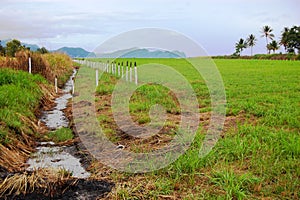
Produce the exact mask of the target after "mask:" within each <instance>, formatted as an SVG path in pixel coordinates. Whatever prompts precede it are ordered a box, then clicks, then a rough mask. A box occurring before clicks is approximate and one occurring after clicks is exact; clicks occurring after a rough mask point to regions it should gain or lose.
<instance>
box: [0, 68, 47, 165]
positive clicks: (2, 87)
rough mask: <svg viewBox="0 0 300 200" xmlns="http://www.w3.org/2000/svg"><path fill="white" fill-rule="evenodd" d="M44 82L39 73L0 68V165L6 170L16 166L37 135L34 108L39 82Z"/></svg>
mask: <svg viewBox="0 0 300 200" xmlns="http://www.w3.org/2000/svg"><path fill="white" fill-rule="evenodd" d="M46 82H47V81H46V80H45V79H44V78H43V77H42V76H41V75H31V74H28V72H23V71H15V70H12V69H0V147H1V149H2V151H1V152H0V157H1V159H0V166H1V167H4V168H6V169H7V170H9V171H13V170H19V168H20V167H22V166H21V165H20V164H19V162H21V163H22V162H24V159H25V157H26V155H28V154H29V153H30V152H29V150H30V147H31V145H32V142H33V140H34V137H35V136H37V127H36V125H35V122H36V117H35V111H36V110H37V109H38V108H39V105H40V100H41V99H42V97H43V95H44V93H45V91H44V89H43V87H40V85H41V86H42V85H43V84H46ZM48 92H49V91H48ZM7 156H13V158H12V159H9V158H8V157H7ZM14 159H16V160H18V161H15V160H14ZM15 165H17V166H15Z"/></svg>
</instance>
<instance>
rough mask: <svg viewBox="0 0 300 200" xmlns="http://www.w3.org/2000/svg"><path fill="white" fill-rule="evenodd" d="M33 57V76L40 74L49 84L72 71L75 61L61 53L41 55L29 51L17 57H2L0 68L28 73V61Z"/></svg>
mask: <svg viewBox="0 0 300 200" xmlns="http://www.w3.org/2000/svg"><path fill="white" fill-rule="evenodd" d="M29 57H31V66H32V69H31V71H32V73H33V74H40V75H42V76H43V77H45V78H46V79H47V80H48V81H49V82H51V83H52V82H53V81H54V78H55V76H57V77H60V76H62V75H64V74H66V72H68V71H70V70H71V69H72V66H73V61H72V59H71V58H70V57H68V56H67V55H65V54H60V53H49V54H40V53H35V52H29V51H19V52H17V53H16V57H15V58H12V57H0V68H11V69H15V70H23V71H28V69H29V63H28V59H29Z"/></svg>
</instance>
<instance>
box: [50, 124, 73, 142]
mask: <svg viewBox="0 0 300 200" xmlns="http://www.w3.org/2000/svg"><path fill="white" fill-rule="evenodd" d="M48 137H49V138H50V139H51V140H53V141H54V142H65V141H67V140H71V139H73V137H74V135H73V132H72V130H71V129H69V128H64V127H63V128H60V129H58V130H56V131H52V132H50V133H49V134H48Z"/></svg>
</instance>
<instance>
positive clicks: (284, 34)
mask: <svg viewBox="0 0 300 200" xmlns="http://www.w3.org/2000/svg"><path fill="white" fill-rule="evenodd" d="M289 32H290V29H289V28H288V27H284V29H283V31H282V32H281V39H280V42H279V44H280V45H282V46H283V47H284V50H285V52H287V46H288V43H289Z"/></svg>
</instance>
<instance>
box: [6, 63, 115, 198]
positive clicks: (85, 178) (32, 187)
mask: <svg viewBox="0 0 300 200" xmlns="http://www.w3.org/2000/svg"><path fill="white" fill-rule="evenodd" d="M76 72H77V70H76V69H74V71H73V74H72V75H71V76H70V78H69V80H68V81H67V82H66V83H65V85H64V87H63V89H62V90H60V92H59V95H58V97H57V98H56V99H55V101H54V104H53V106H52V108H51V109H50V110H43V111H42V112H41V116H40V117H39V123H43V124H44V125H45V126H46V127H47V128H48V130H49V131H55V130H57V129H60V128H62V127H69V128H71V129H72V131H73V134H74V139H72V140H68V141H66V142H60V143H55V142H53V141H47V142H45V141H37V142H36V148H35V149H36V152H34V153H32V154H31V157H30V158H29V159H28V160H27V163H26V166H27V167H26V170H25V171H23V172H17V173H3V174H1V176H2V177H0V178H2V179H3V182H2V183H0V185H2V189H1V190H0V199H17V200H20V199H22V200H29V199H98V198H101V197H104V196H105V195H106V194H107V193H108V192H110V191H111V189H112V187H113V186H114V184H113V183H110V182H107V181H103V180H100V179H99V180H98V179H94V178H90V173H89V172H88V171H87V168H88V166H89V165H90V164H91V161H92V159H93V158H92V157H91V155H90V154H89V153H88V152H87V151H86V150H85V147H84V145H83V144H82V143H81V142H80V139H79V137H78V135H77V134H76V130H75V128H74V125H73V121H72V107H71V106H72V103H71V100H72V94H71V91H72V88H73V78H74V77H75V76H76Z"/></svg>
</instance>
